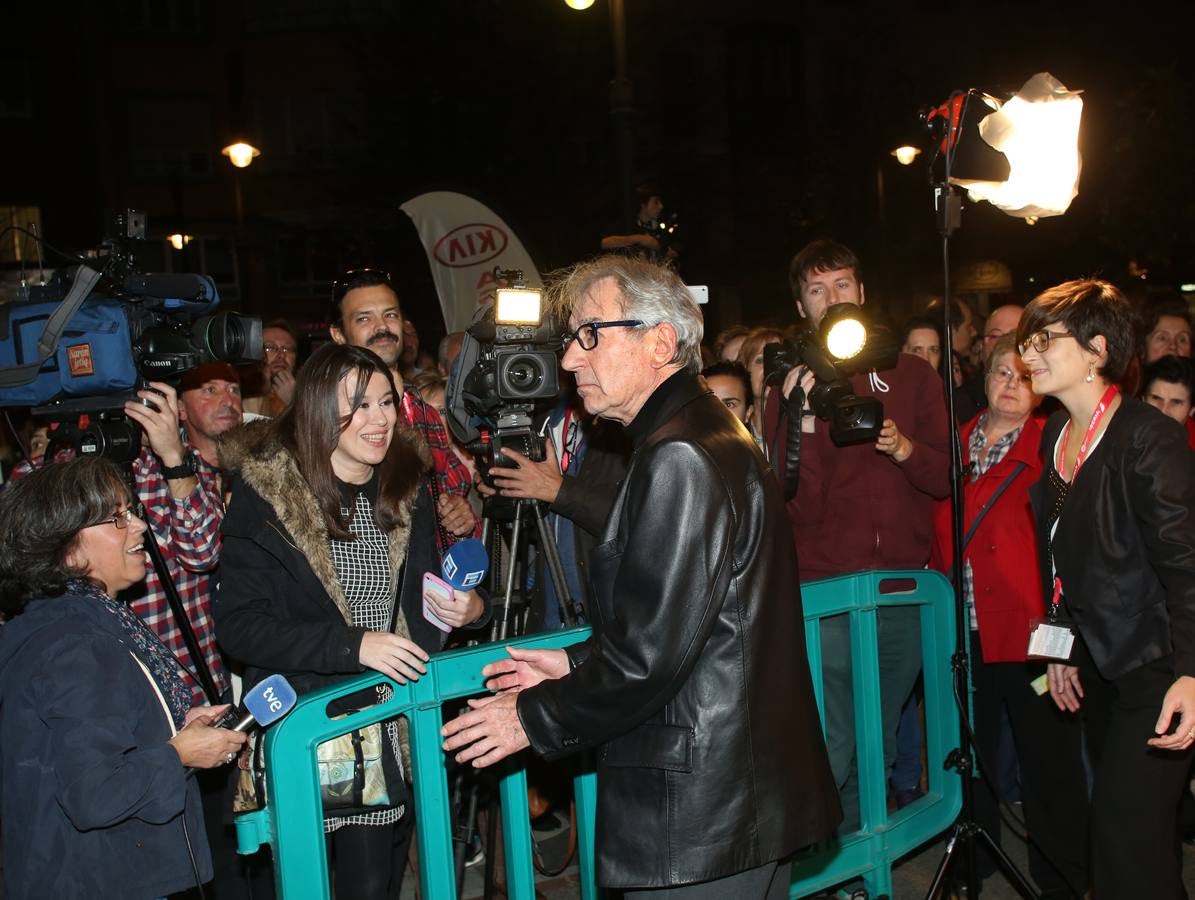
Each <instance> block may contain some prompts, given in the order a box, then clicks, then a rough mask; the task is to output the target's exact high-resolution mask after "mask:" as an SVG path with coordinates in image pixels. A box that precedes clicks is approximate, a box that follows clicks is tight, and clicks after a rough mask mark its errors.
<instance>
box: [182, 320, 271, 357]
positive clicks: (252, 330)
mask: <svg viewBox="0 0 1195 900" xmlns="http://www.w3.org/2000/svg"><path fill="white" fill-rule="evenodd" d="M192 335H193V338H192V342H193V344H194V346H195V347H196V348H197V349H199V350H200V351H201V352H202V353H203V355H204V362H240V361H241V360H251V359H261V358H262V355H263V353H262V339H261V319H257V318H254V317H252V316H244V315H241V314H240V313H235V312H218V313H215V314H213V315H210V316H200V317H199V318H198V319H196V320H195V323H194V324H193V326H192Z"/></svg>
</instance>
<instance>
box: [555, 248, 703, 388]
mask: <svg viewBox="0 0 1195 900" xmlns="http://www.w3.org/2000/svg"><path fill="white" fill-rule="evenodd" d="M606 278H613V279H614V283H615V284H616V285H617V287H618V292H619V306H620V307H621V309H622V316H623V318H626V319H638V320H640V321H641V322H643V326H642V327H644V328H648V327H651V326H653V325H659V324H661V323H664V322H667V323H668V324H669V325H671V326H672V327H673V328H674V329H675V330H676V353H675V355H674V356H673V357H672V359H671V360H670V362H672V363H674V364H676V365H679V366H680V367H681V368H682V369H684V370H685V371H686V372H693V373H697V372H700V371H701V337H702V334H703V333H704V328H705V326H704V323H703V321H702V317H701V310H700V309H699V308H698V306H697V304H696V303H695V302H694V300H693V296H692V295H691V294H690V293H689V289H688V288H687V287H685V284H684V282H683V281H681V279H680V276H679V275H677V274H676V272H674V271H672V269H669V268H668V267H666V266H661V265H657V264H655V263H651V262H646V261H645V260H640V259H634V258H632V257H627V256H618V255H609V256H599V257H598V258H597V259H593V260H590V261H588V262H583V263H579V264H578V265H576V266H573V267H572V268H569V269H565V270H563V271H561V272H556V273H553V274H552V275H550V276H548V286H547V288H546V290H545V295H546V297H547V300H548V307H549V308H550V309H551V310H552V311H553V312H555V313H556V314H557V315H558V316H559V317H560V318H561V319H562V320H567V319H568V317H569V316H570V315H572V313H573V311H574V310H575V309H576V308H577V307H578V306H579V305H580V304H581V303H582V301H583V300H584V299H585V297H586V295H588V294H589V292H590V291H591V290H593V288H594V287H595V286H596V285H597V283H598V282H599V281H602V280H603V279H606Z"/></svg>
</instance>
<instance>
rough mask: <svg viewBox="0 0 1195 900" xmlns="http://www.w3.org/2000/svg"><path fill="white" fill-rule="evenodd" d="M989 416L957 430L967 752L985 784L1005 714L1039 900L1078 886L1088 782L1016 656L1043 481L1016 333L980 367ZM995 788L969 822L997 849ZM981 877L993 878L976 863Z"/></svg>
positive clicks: (1038, 596)
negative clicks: (961, 467) (974, 756)
mask: <svg viewBox="0 0 1195 900" xmlns="http://www.w3.org/2000/svg"><path fill="white" fill-rule="evenodd" d="M984 395H985V397H986V398H987V408H986V409H985V410H984V411H983V412H981V413H980V414H979V415H977V416H976V417H975V418H973V419H972V420H971V421H969V422H967V423H966V424H965V425H963V426H962V428H961V430H960V434H959V441H960V443H961V445H962V448H963V458H964V460H966V462H967V463H968V467H967V476H966V484H965V485H964V489H963V535H964V537H963V597H964V600H965V601H966V604H965V605H966V608H967V611H968V612H967V614H968V616H969V618H970V632H971V650H970V652H971V684H972V688H973V693H972V698H971V699H972V710H973V713H974V726H975V743H976V749H977V751H978V754H979V761H980V765H981V767H982V768H983V769H984V773H985V774H986V775H989V780H990V776H991V773H992V767H993V766H994V765H995V762H996V757H997V753H998V750H999V745H1000V737H1001V733H1000V732H1001V718H1002V710H1003V709H1007V710H1008V718H1009V722H1010V724H1011V726H1012V736H1013V745H1014V747H1015V748H1016V757H1017V761H1018V763H1019V768H1020V774H1021V796H1022V798H1023V801H1024V811H1025V823H1026V826H1027V827H1028V830H1029V833H1030V834H1031V835H1032V836H1033V843H1032V844H1030V846H1029V872H1030V874H1031V875H1032V876H1033V880H1034V882H1035V883H1036V884H1037V887H1038V888H1039V889H1040V890H1041V892H1042V894H1041V896H1042V897H1043V898H1059V900H1063V898H1070V897H1077V896H1081V895H1082V894H1083V893H1084V892H1085V891H1086V889H1087V847H1086V844H1087V780H1086V778H1085V776H1084V773H1083V761H1082V749H1081V746H1080V740H1081V736H1080V731H1079V723H1078V721H1077V720H1076V719H1075V718H1074V717H1073V716H1070V715H1067V714H1065V713H1063V712H1060V711H1059V710H1058V709H1057V708H1056V707H1055V706H1054V704H1053V703H1052V702H1051V701H1050V699H1049V698H1048V697H1043V696H1041V695H1040V694H1038V693H1035V692H1034V690H1033V687H1032V682H1033V681H1034V680H1035V679H1037V678H1040V677H1042V676H1043V675H1044V674H1045V668H1046V667H1045V664H1044V663H1042V662H1038V661H1030V660H1027V659H1026V653H1025V651H1026V647H1027V646H1028V640H1029V631H1030V629H1031V628H1032V625H1033V623H1034V622H1035V621H1036V620H1038V619H1040V618H1041V617H1042V615H1043V614H1044V613H1045V601H1044V598H1043V597H1042V591H1041V580H1040V563H1039V559H1038V554H1037V549H1036V546H1035V539H1036V531H1035V526H1034V520H1033V510H1032V509H1031V508H1030V505H1029V488H1030V486H1031V485H1033V484H1034V483H1035V482H1036V481H1037V480H1038V478H1040V477H1041V473H1042V463H1041V458H1040V456H1039V454H1038V449H1039V447H1040V445H1041V434H1042V427H1041V423H1040V421H1039V420H1038V419H1037V418H1036V417H1035V415H1034V410H1035V409H1036V408H1037V406H1038V404H1039V402H1040V401H1041V398H1040V397H1038V396H1037V395H1036V394H1034V393H1033V388H1032V387H1031V386H1030V377H1029V373H1028V372H1027V371H1026V369H1025V366H1024V365H1023V364H1022V362H1021V359H1020V356H1019V355H1018V354H1017V346H1016V336H1015V335H1013V334H1006V335H1004V336H1003V337H1001V338H1000V339H999V340H997V341H996V343H995V345H993V347H992V351H991V354H990V355H989V356H988V358H987V360H986V361H985V364H984ZM952 525H953V520H952V517H951V514H950V501H949V500H940V501H938V502H937V503H935V504H934V552H933V557H932V560H931V565H932V566H933V567H934V568H936V569H939V570H940V571H943V572H947V573H949V572H950V569H951V561H952V559H953V553H952V550H953V527H952ZM995 789H996V786H995V785H994V784H991V785H990V787H985V786H984V785H977V787H976V792H975V802H976V818H977V819H978V820H979V822H980V824H982V825H983V826H984V827H985V828H986V829H987V830H988V833H989V834H990V835H991V836H992V837H993V838H994V839H995V840H996V841H997V843H999V842H1000V816H999V810H998V806H997V802H998V798H997V797H996V796H995V793H994V792H995ZM979 862H980V866H981V871H983V872H984V874H985V875H986V874H990V873H991V872H993V871H995V868H994V860H990V859H988V858H987V856H986V855H983V856H981V857H980V860H979Z"/></svg>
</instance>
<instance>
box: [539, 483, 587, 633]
mask: <svg viewBox="0 0 1195 900" xmlns="http://www.w3.org/2000/svg"><path fill="white" fill-rule="evenodd" d="M535 525H536V528H537V529H538V530H539V548H540V551H541V552H542V553H543V555H544V561H545V562H547V564H548V575H549V576H550V577H551V579H552V587H553V588H554V589H555V591H556V599H557V601H559V603H560V614H561V615H562V616H563V617H564V627H565V628H575V627H576V625H577V616H576V612H575V610H576V607H575V606H574V605H573V603H574V601H573V597H572V594H570V593H569V590H568V581H566V580H565V577H564V564H563V563H561V561H560V548H559V547H558V546H557V545H556V535H554V534H552V529H551V528H549V527H548V513H547V510H545V509H544V505H543V504H542V503H536V504H535ZM548 624H550V623H545V625H546V626H547V625H548Z"/></svg>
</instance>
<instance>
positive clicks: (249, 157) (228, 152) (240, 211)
mask: <svg viewBox="0 0 1195 900" xmlns="http://www.w3.org/2000/svg"><path fill="white" fill-rule="evenodd" d="M220 152H221V153H223V154H224V155H225V156H227V157H228V161H229V162H230V163H232V164H233V166H235V167H236V170H237V171H235V172H233V185H234V187H233V193H234V195H235V198H236V210H237V231H238V232H239V231H241V230H242V229H243V228H244V227H245V201H244V199H243V198H242V196H241V172H240V170H241V169H245V168H248V167H249V164H250V163H252V162H253V160H255V159H257V157H259V156H261V151H260V150H258V149H257V148H256V147H254V146H253V145H252V144H250V143H249V142H248V141H233V142H232V143H231V144H229V145H228V146H227V147H225V148H224V149H223V150H221V151H220Z"/></svg>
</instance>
